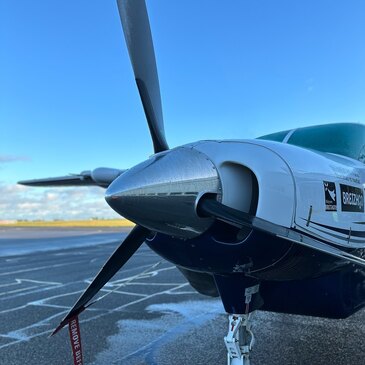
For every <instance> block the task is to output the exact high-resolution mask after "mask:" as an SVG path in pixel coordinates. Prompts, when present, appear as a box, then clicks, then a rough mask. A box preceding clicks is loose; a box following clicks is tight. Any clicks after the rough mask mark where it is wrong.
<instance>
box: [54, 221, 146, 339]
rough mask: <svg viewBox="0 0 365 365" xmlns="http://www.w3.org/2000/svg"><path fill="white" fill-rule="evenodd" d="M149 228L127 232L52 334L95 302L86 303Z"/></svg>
mask: <svg viewBox="0 0 365 365" xmlns="http://www.w3.org/2000/svg"><path fill="white" fill-rule="evenodd" d="M150 233H151V232H150V230H148V229H147V228H144V227H141V226H136V227H134V228H133V230H132V231H131V232H130V233H129V235H128V236H127V237H126V239H125V240H124V241H123V242H122V244H121V245H120V246H119V247H118V248H117V249H116V250H115V251H114V253H113V254H112V255H111V256H110V257H109V259H108V261H107V262H106V263H105V264H104V266H103V267H102V268H101V270H100V271H99V273H98V274H97V275H96V276H95V278H94V279H93V281H92V282H91V283H90V285H89V286H88V288H87V289H86V290H85V291H84V292H83V294H82V295H81V296H80V298H79V299H78V301H77V302H76V303H75V304H74V306H73V307H72V309H71V310H70V311H69V312H68V314H67V315H66V317H65V318H64V319H63V320H62V321H61V323H60V324H59V325H58V327H57V328H56V329H55V330H54V331H53V333H52V336H53V335H54V334H56V333H57V332H58V331H59V330H60V329H61V328H62V327H64V326H65V325H66V324H67V323H68V322H69V321H70V319H71V318H73V317H75V316H77V315H79V314H80V313H81V312H83V311H84V310H85V309H86V308H87V307H89V306H90V305H92V304H93V303H95V302H92V303H90V304H89V305H87V304H88V303H89V302H90V300H91V299H92V298H93V297H94V296H95V295H96V293H98V292H99V290H100V289H101V288H102V287H103V286H104V285H105V284H106V283H107V282H108V281H109V280H110V279H111V278H112V277H113V276H114V275H115V274H116V272H117V271H118V270H120V269H121V268H122V267H123V266H124V264H125V263H126V262H127V261H128V260H129V259H130V258H131V257H132V255H133V254H134V253H135V252H136V251H137V250H138V248H139V247H140V246H141V245H142V243H143V242H144V241H145V240H146V238H147V237H148V236H149V235H150Z"/></svg>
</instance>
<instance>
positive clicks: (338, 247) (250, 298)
mask: <svg viewBox="0 0 365 365" xmlns="http://www.w3.org/2000/svg"><path fill="white" fill-rule="evenodd" d="M117 4H118V9H119V14H120V18H121V22H122V26H123V30H124V36H125V40H126V43H127V47H128V51H129V57H130V60H131V63H132V66H133V71H134V76H135V80H136V84H137V88H138V91H139V95H140V98H141V101H142V105H143V108H144V112H145V116H146V119H147V123H148V127H149V130H150V134H151V138H152V142H153V147H154V154H153V155H152V156H151V157H150V158H148V159H147V160H146V161H144V162H142V163H140V164H138V165H136V166H134V167H132V168H130V169H127V170H119V169H114V168H113V169H111V168H97V169H94V170H91V171H83V172H81V173H80V174H77V175H71V176H61V177H56V178H46V179H36V180H26V181H20V182H19V183H20V184H23V185H29V186H70V185H74V186H84V185H97V186H101V187H103V188H106V193H105V199H106V201H107V202H108V204H109V205H110V207H111V208H112V209H114V210H115V211H116V212H117V213H118V214H120V215H121V216H123V217H125V218H127V219H129V220H131V221H133V222H134V223H136V226H135V228H133V229H132V231H131V232H130V233H129V235H128V236H127V237H126V239H125V240H124V241H123V242H122V243H121V244H120V246H119V247H118V248H117V249H116V251H115V252H114V253H113V254H112V255H111V256H110V258H109V259H108V260H107V262H106V263H105V264H104V266H103V267H102V269H101V270H100V272H99V273H98V274H97V275H96V277H95V278H94V279H93V281H92V282H91V284H90V285H89V286H88V288H87V289H86V290H85V291H84V293H83V294H82V295H81V296H80V298H79V299H78V300H77V302H76V303H75V305H74V306H73V307H72V309H71V310H70V312H69V313H68V314H67V316H66V317H65V318H64V319H63V320H62V321H61V323H60V325H59V326H58V327H57V328H56V329H55V331H54V333H56V332H58V331H59V330H60V329H61V328H62V327H64V326H65V325H66V324H68V323H69V321H70V320H71V319H72V318H74V317H75V316H77V315H79V314H80V313H81V312H82V311H84V310H85V309H86V308H87V307H88V306H90V305H91V304H92V303H93V302H92V299H93V298H94V296H95V295H96V294H97V293H98V291H99V290H100V289H101V288H102V287H103V286H104V285H105V284H106V283H107V282H108V281H109V280H110V279H111V278H112V277H113V275H115V273H116V272H117V271H118V270H119V269H121V268H122V267H123V265H124V264H125V263H126V262H127V261H128V260H129V259H130V258H131V257H132V255H133V254H134V253H135V252H136V251H137V249H138V248H139V247H140V246H141V245H142V244H143V243H144V242H146V244H147V245H148V246H149V247H150V248H151V249H152V250H153V251H155V252H156V253H157V254H159V255H160V256H162V257H163V258H165V259H166V260H168V261H169V262H171V263H173V264H174V265H176V267H177V268H178V269H179V270H180V271H181V273H182V274H183V275H184V276H185V278H186V279H187V280H188V282H189V283H190V284H191V286H192V287H193V288H195V289H196V290H197V291H198V292H199V293H201V294H204V295H207V296H211V297H220V298H221V300H222V302H223V306H224V308H225V311H226V312H227V314H228V321H229V330H228V333H227V335H226V336H225V337H224V342H225V345H226V348H227V363H228V365H239V364H241V365H248V364H250V353H251V350H252V346H253V342H254V335H253V329H252V314H253V313H254V312H255V311H256V310H266V311H273V312H281V313H295V314H301V315H311V316H319V317H326V318H346V317H348V316H350V315H351V314H353V313H355V312H356V311H358V310H360V309H361V308H363V307H364V306H365V214H364V188H365V125H363V124H355V123H348V124H326V125H318V126H313V127H305V128H297V129H292V130H288V131H280V132H278V133H274V134H270V135H265V136H262V137H259V138H257V139H250V140H248V139H244V140H209V141H208V140H207V141H198V142H193V143H189V144H186V145H183V146H178V147H175V148H172V149H170V148H169V146H168V143H167V141H166V137H165V133H164V122H163V116H162V105H161V97H160V87H159V81H158V74H157V66H156V61H155V55H154V48H153V42H152V35H151V30H150V25H149V20H148V14H147V9H146V4H145V1H144V0H117ZM203 310H204V309H203Z"/></svg>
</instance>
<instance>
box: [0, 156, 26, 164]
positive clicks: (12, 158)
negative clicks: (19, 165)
mask: <svg viewBox="0 0 365 365" xmlns="http://www.w3.org/2000/svg"><path fill="white" fill-rule="evenodd" d="M29 160H30V159H29V157H26V156H14V155H0V164H1V163H7V162H16V161H29Z"/></svg>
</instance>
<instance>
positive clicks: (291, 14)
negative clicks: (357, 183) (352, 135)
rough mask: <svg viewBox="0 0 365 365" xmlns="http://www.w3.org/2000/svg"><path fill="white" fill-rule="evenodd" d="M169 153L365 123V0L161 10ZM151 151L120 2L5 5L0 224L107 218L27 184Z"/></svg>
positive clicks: (195, 2) (247, 0)
mask: <svg viewBox="0 0 365 365" xmlns="http://www.w3.org/2000/svg"><path fill="white" fill-rule="evenodd" d="M147 7H148V11H149V15H150V21H151V28H152V34H153V38H154V44H155V51H156V57H157V65H158V70H159V78H160V86H161V93H162V103H163V111H164V119H165V130H166V136H167V140H168V142H169V144H170V146H172V147H173V146H177V145H180V144H184V143H188V142H191V141H195V140H200V139H229V138H234V139H236V138H254V137H257V136H259V135H263V134H267V133H270V132H274V131H279V130H284V129H289V128H295V127H301V126H307V125H313V124H322V123H329V122H361V123H364V121H365V106H364V97H365V42H364V36H365V22H364V14H365V2H363V1H347V2H343V1H333V0H332V1H329V0H328V1H327V0H323V1H322V0H305V1H304V0H303V1H299V0H297V1H293V0H276V1H269V0H266V1H262V0H261V1H260V0H256V1H253V0H236V1H233V0H230V1H227V2H222V1H214V0H210V1H208V0H184V1H178V0H172V1H167V0H149V1H147ZM151 153H152V144H151V141H150V137H149V133H148V129H147V124H146V122H145V118H144V114H143V109H142V107H141V104H140V100H139V96H138V93H137V89H136V87H135V84H134V78H133V74H132V68H131V66H130V62H129V59H128V54H127V49H126V46H125V42H124V38H123V35H122V29H121V25H120V20H119V15H118V12H117V7H116V2H115V1H114V0H105V1H86V0H79V1H70V0H62V1H47V0H32V1H28V0H18V1H10V0H8V1H6V0H5V1H1V2H0V220H1V219H4V218H12V219H19V218H26V219H36V218H48V219H54V218H61V217H64V218H87V217H90V216H100V217H102V216H103V217H109V216H113V213H112V212H111V210H109V208H108V207H107V205H106V203H104V201H103V190H101V189H99V188H92V189H88V188H82V189H81V190H77V189H73V188H70V189H52V190H51V189H34V188H33V189H27V188H20V187H17V186H16V185H15V182H16V181H17V180H21V179H28V178H37V177H48V176H57V175H64V174H67V173H78V172H80V171H82V170H87V169H92V168H95V167H98V166H108V167H116V168H128V167H130V166H132V165H134V164H136V163H138V162H140V161H142V160H143V159H145V158H147V157H148V156H149V155H150V154H151Z"/></svg>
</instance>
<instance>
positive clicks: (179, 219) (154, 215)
mask: <svg viewBox="0 0 365 365" xmlns="http://www.w3.org/2000/svg"><path fill="white" fill-rule="evenodd" d="M220 192H221V183H220V180H219V177H218V173H217V170H216V168H215V166H214V164H213V163H212V161H211V160H209V158H208V157H207V156H206V155H204V154H202V153H201V152H198V151H197V150H195V149H194V148H192V147H179V148H176V149H174V150H170V151H166V152H162V153H159V154H156V155H154V156H152V157H151V158H150V159H148V160H146V161H144V162H142V163H141V164H139V165H137V166H135V167H133V168H131V169H130V170H128V171H126V172H125V173H123V174H122V175H121V176H119V177H118V178H117V179H116V180H114V181H113V183H112V184H111V185H110V186H109V188H108V189H107V191H106V196H105V199H106V201H107V202H108V204H109V205H110V206H111V207H112V208H113V209H114V210H115V211H116V212H117V213H119V214H120V215H122V216H123V217H125V218H127V219H129V220H131V221H133V222H135V223H137V224H140V225H142V226H144V227H146V228H149V229H151V230H152V231H157V232H161V233H165V234H169V235H172V236H177V237H182V238H193V237H196V236H198V235H200V234H201V233H203V232H205V231H206V230H207V229H208V228H209V227H210V225H211V224H212V223H213V219H212V218H202V217H199V216H198V214H197V213H196V205H197V202H198V200H199V199H200V197H201V196H202V195H204V194H205V193H213V194H217V195H218V196H219V195H220Z"/></svg>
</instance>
